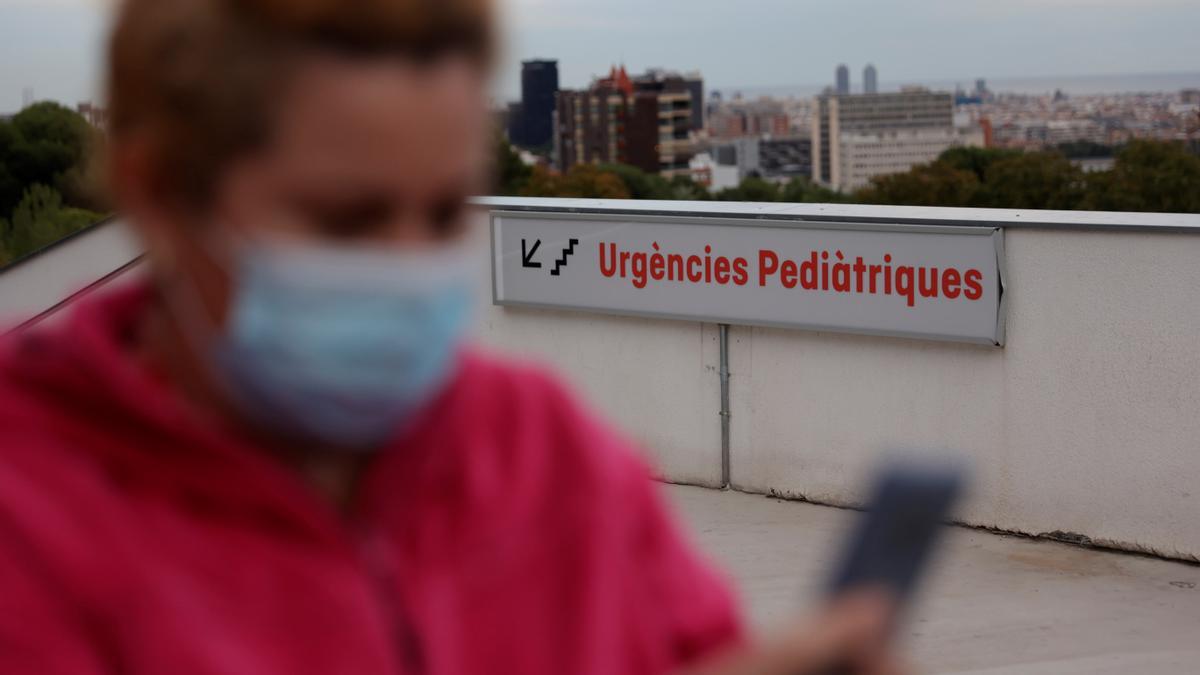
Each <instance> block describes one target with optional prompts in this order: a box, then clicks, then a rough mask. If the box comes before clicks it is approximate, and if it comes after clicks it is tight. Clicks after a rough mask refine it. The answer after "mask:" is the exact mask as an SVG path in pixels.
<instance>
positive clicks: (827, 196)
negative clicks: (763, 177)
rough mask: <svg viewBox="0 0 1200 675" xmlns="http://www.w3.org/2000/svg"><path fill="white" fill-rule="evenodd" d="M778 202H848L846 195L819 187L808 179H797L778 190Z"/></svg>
mask: <svg viewBox="0 0 1200 675" xmlns="http://www.w3.org/2000/svg"><path fill="white" fill-rule="evenodd" d="M779 200H780V201H783V202H789V203H792V204H829V203H835V202H845V201H849V198H848V197H847V196H846V195H843V194H842V193H840V192H835V191H833V190H830V189H828V188H825V187H821V186H820V185H817V184H816V183H814V182H812V181H811V180H809V179H808V178H804V177H797V178H793V179H791V180H790V181H788V182H787V183H786V184H785V185H784V186H783V188H782V190H780V193H779Z"/></svg>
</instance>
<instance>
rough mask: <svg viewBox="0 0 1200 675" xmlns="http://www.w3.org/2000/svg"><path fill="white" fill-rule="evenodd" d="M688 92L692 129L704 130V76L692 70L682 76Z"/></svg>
mask: <svg viewBox="0 0 1200 675" xmlns="http://www.w3.org/2000/svg"><path fill="white" fill-rule="evenodd" d="M683 82H684V84H685V85H686V86H687V90H688V93H690V94H691V95H692V131H703V130H704V123H705V119H704V115H705V105H704V78H703V77H702V76H701V75H700V73H697V72H692V73H688V74H687V75H684V76H683Z"/></svg>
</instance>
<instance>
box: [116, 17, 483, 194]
mask: <svg viewBox="0 0 1200 675" xmlns="http://www.w3.org/2000/svg"><path fill="white" fill-rule="evenodd" d="M493 24H494V18H493V8H492V3H491V0H124V2H123V3H122V4H121V7H120V9H119V11H118V16H117V21H116V25H115V29H114V31H113V34H112V39H111V43H110V47H109V60H108V88H109V126H110V132H111V135H112V138H113V141H114V143H118V144H119V143H120V142H121V140H122V138H123V137H126V136H127V135H129V134H132V133H148V134H150V137H151V138H152V139H153V147H154V148H155V157H154V160H155V166H154V169H155V171H157V172H160V173H161V177H160V180H162V181H163V184H164V185H165V186H166V187H167V188H168V189H170V190H171V191H172V192H173V193H174V194H175V195H176V196H179V197H183V198H185V199H186V200H187V201H188V202H190V203H191V204H193V205H200V204H203V203H204V202H205V201H206V200H207V199H208V198H209V197H210V195H211V190H212V187H213V184H214V182H215V179H216V176H217V174H218V173H219V171H220V170H221V168H222V167H223V166H225V165H226V164H227V163H228V162H229V161H230V160H232V159H234V158H235V157H236V156H238V155H239V154H241V153H244V152H247V151H249V150H252V149H253V148H254V147H255V146H256V144H260V143H262V142H263V141H264V140H265V139H266V138H267V137H268V135H269V131H270V121H271V116H272V114H273V113H274V109H273V105H272V104H273V103H274V102H275V101H276V100H278V98H279V93H280V89H281V87H283V86H285V84H286V82H287V80H288V77H289V75H290V74H291V71H292V69H293V68H294V66H295V64H296V63H297V62H298V60H299V59H298V58H297V57H298V56H299V55H300V54H301V53H302V52H304V51H305V50H326V51H332V52H334V53H338V54H345V55H349V56H362V57H372V56H387V55H398V56H404V57H409V58H413V59H416V60H434V59H436V58H438V57H440V56H444V55H447V54H456V55H463V56H466V57H468V58H470V59H471V60H473V61H474V62H476V63H478V64H479V65H480V67H481V68H487V67H488V66H489V65H490V63H491V59H492V55H493V51H494V49H495V44H494V42H495V37H494V25H493Z"/></svg>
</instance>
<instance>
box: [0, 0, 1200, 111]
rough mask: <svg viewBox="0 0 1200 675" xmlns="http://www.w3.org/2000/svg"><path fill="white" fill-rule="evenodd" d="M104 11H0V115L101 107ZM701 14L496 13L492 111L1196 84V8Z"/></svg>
mask: <svg viewBox="0 0 1200 675" xmlns="http://www.w3.org/2000/svg"><path fill="white" fill-rule="evenodd" d="M109 4H110V3H109V2H108V0H0V12H3V15H4V17H5V21H3V22H0V63H3V64H5V65H4V67H3V68H0V113H4V112H14V111H15V110H16V109H19V108H20V106H21V102H22V91H23V89H24V88H26V87H33V88H34V89H35V92H36V95H37V98H38V99H52V100H59V101H61V102H63V103H67V104H70V105H73V104H74V103H76V102H79V101H85V100H92V99H95V98H97V97H98V96H99V95H100V92H101V87H99V86H98V85H99V82H98V80H99V78H100V75H101V68H100V63H101V61H102V59H101V56H102V46H103V39H104V33H105V26H106V23H107V7H108V6H109ZM704 4H705V5H706V7H705V8H704V11H695V10H696V5H697V3H695V2H685V1H684V0H662V1H661V2H658V3H649V4H647V3H644V2H640V1H639V0H508V1H507V2H502V3H501V8H502V16H503V19H504V24H505V29H506V30H505V33H506V36H507V38H508V39H507V41H506V49H505V50H504V53H503V56H502V59H501V61H500V62H499V63H498V64H497V65H498V68H497V85H496V88H495V91H496V97H497V99H499V100H515V99H516V98H518V95H519V91H520V86H519V83H520V65H519V64H520V61H522V60H528V59H533V58H539V57H541V58H551V59H556V60H558V61H559V66H560V69H561V79H562V85H563V86H564V87H567V88H579V87H585V86H587V85H588V84H589V83H590V80H591V78H592V76H594V75H597V74H602V73H605V72H607V71H608V69H609V67H610V66H612V65H614V64H624V65H626V66H627V67H628V68H629V70H630V71H635V70H636V71H642V70H645V69H646V68H649V67H666V68H670V69H677V70H681V71H690V70H697V71H700V72H701V73H703V75H704V78H705V80H706V81H707V82H708V83H710V85H711V86H710V88H711V89H726V90H730V91H731V92H732V90H734V89H738V88H743V89H746V90H749V91H754V90H763V89H771V88H776V89H787V88H789V87H791V88H795V89H797V90H802V91H803V90H807V89H811V88H812V87H817V86H821V85H824V84H832V83H833V70H834V68H835V67H836V65H837V64H839V63H846V64H847V65H848V66H850V72H851V82H852V89H854V90H859V89H860V88H861V87H862V79H861V75H862V68H863V67H864V66H865V65H866V64H867V63H868V62H869V63H873V64H874V65H875V66H876V67H877V68H878V69H879V72H880V87H881V89H883V88H889V87H890V88H894V87H896V86H899V85H900V84H909V83H912V84H929V83H953V82H962V83H963V84H965V85H969V83H972V82H973V81H974V79H975V78H977V77H983V78H987V79H988V80H989V81H998V82H1002V81H1004V80H1007V79H1016V78H1029V77H1030V75H1031V73H1036V74H1038V75H1042V76H1045V77H1061V78H1065V79H1068V78H1076V77H1086V76H1091V75H1122V74H1130V75H1136V74H1142V73H1152V74H1161V73H1184V74H1195V79H1196V80H1197V81H1200V64H1197V62H1196V60H1195V58H1194V56H1193V55H1192V53H1191V51H1190V46H1191V42H1192V40H1194V35H1193V34H1192V31H1193V29H1192V26H1195V25H1198V24H1200V3H1193V2H1185V1H1183V0H1039V1H1038V2H1034V1H1033V0H1014V1H1013V2H1008V3H983V2H968V1H959V2H951V1H950V0H909V2H904V3H893V4H889V5H886V6H879V5H878V3H872V2H867V0H843V1H842V2H838V3H833V2H811V1H808V0H744V1H743V2H741V3H736V4H729V3H724V4H723V3H704ZM635 17H636V20H635ZM897 26H901V27H903V28H904V31H903V35H900V34H898V33H897V32H896V30H895V28H896V27H897ZM914 45H915V47H914ZM1095 45H1103V49H1100V48H1097V47H1096V46H1095ZM1017 47H1019V48H1017ZM951 54H952V55H953V58H947V56H948V55H951Z"/></svg>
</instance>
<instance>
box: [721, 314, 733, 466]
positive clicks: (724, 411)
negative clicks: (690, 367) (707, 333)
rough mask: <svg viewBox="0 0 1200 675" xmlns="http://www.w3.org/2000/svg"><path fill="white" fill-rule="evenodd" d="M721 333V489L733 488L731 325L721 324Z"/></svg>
mask: <svg viewBox="0 0 1200 675" xmlns="http://www.w3.org/2000/svg"><path fill="white" fill-rule="evenodd" d="M720 329H721V330H720V333H721V487H723V488H725V489H729V488H730V487H732V486H733V480H732V475H731V474H732V466H731V464H732V462H731V459H730V448H729V423H730V417H732V412H731V411H730V406H729V324H726V323H723V324H720Z"/></svg>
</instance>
